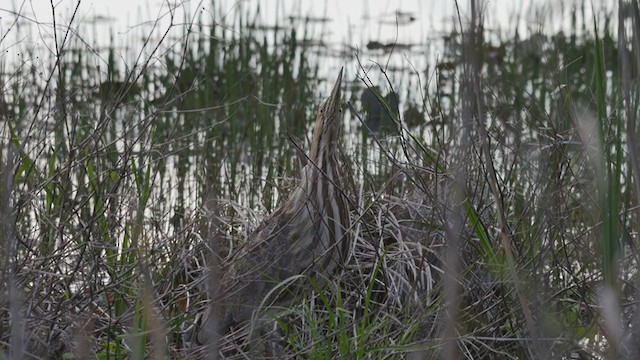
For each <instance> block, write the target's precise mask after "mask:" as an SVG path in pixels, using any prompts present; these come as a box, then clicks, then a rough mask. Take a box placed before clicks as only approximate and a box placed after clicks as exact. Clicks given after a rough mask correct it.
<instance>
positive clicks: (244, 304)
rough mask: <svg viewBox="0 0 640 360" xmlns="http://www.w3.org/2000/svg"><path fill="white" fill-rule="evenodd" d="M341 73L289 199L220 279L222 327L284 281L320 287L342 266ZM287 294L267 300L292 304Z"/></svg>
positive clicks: (240, 318) (345, 216) (246, 315)
mask: <svg viewBox="0 0 640 360" xmlns="http://www.w3.org/2000/svg"><path fill="white" fill-rule="evenodd" d="M341 82H342V70H340V74H339V75H338V79H337V81H336V83H335V85H334V87H333V90H332V91H331V95H330V96H329V98H328V99H327V100H325V101H324V102H323V103H322V104H321V105H320V108H319V112H318V115H317V117H316V126H315V130H314V134H313V142H312V144H311V153H310V155H309V158H308V163H307V164H306V166H304V168H303V169H302V174H301V182H300V184H299V186H298V187H296V189H295V190H294V191H293V192H292V194H291V195H290V196H289V198H288V199H287V200H286V201H285V202H284V204H282V206H280V207H279V208H278V209H277V210H276V211H275V212H274V213H273V214H271V215H270V216H269V217H268V218H267V219H266V220H265V221H264V222H263V223H262V224H261V225H260V226H259V227H258V229H257V230H256V231H255V232H254V233H253V234H252V235H251V236H250V237H249V239H248V242H247V248H246V251H244V252H243V254H242V255H241V257H240V258H239V259H237V260H236V261H235V262H234V264H233V265H232V268H231V271H230V272H229V273H228V274H227V276H225V278H224V279H223V283H225V284H226V285H225V287H226V289H225V296H224V301H223V304H222V306H223V307H224V308H225V310H226V311H225V313H226V315H225V322H226V325H225V326H228V325H229V324H231V323H242V322H245V321H247V320H249V319H251V316H252V313H253V311H254V310H256V309H257V308H258V307H259V306H260V305H261V303H262V301H263V299H264V298H265V296H266V295H267V294H268V293H269V292H270V291H271V290H272V289H274V287H275V286H276V285H278V284H280V283H281V282H282V281H284V280H286V279H289V278H291V277H292V276H295V275H310V276H312V277H314V280H315V282H316V283H322V281H323V279H326V278H327V277H329V276H330V275H331V274H332V273H333V272H334V271H335V269H336V268H337V267H338V266H341V265H342V264H344V262H345V261H346V258H347V255H348V251H349V247H350V246H349V240H348V238H349V236H348V234H347V230H348V229H349V227H350V217H349V207H348V204H347V198H346V196H345V194H344V192H343V188H342V186H341V175H340V166H339V164H338V161H337V157H336V153H337V152H338V140H339V134H340V127H341V126H342V110H341V107H340V100H341V92H340V86H341ZM288 297H292V295H291V292H286V291H285V292H284V295H281V296H279V297H278V296H276V297H274V298H271V297H270V300H272V301H270V302H268V303H273V302H275V303H277V304H281V305H287V304H288V303H290V301H291V299H288Z"/></svg>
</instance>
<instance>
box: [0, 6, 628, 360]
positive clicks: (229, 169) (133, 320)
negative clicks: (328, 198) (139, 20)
mask: <svg viewBox="0 0 640 360" xmlns="http://www.w3.org/2000/svg"><path fill="white" fill-rule="evenodd" d="M461 6H462V4H461ZM465 6H466V4H465ZM585 6H586V5H585ZM585 6H583V7H576V8H574V9H568V10H565V11H567V15H568V17H569V18H570V19H571V24H570V27H569V28H570V29H572V30H570V31H569V32H567V31H563V32H558V33H555V34H548V33H545V32H543V31H542V30H541V31H539V32H532V33H530V34H528V36H526V37H523V36H521V35H520V34H518V33H517V31H516V32H514V33H513V34H509V35H507V34H501V35H500V36H497V37H496V36H493V35H492V34H489V32H488V31H487V30H486V29H485V28H484V21H483V16H484V14H483V13H482V11H481V9H482V8H481V7H479V6H478V4H477V3H476V2H475V1H472V2H471V3H470V5H469V7H468V13H469V14H470V16H469V17H468V19H467V20H468V21H466V22H463V21H462V19H461V20H460V22H459V23H458V24H454V25H452V29H451V32H450V33H449V34H446V36H443V37H442V39H440V40H439V42H440V43H439V45H441V46H442V55H441V56H440V57H439V58H438V60H437V62H435V63H431V64H429V65H428V66H427V67H426V68H424V69H411V68H409V69H407V70H406V73H405V75H403V76H407V77H411V78H412V79H418V80H419V81H413V82H409V83H410V84H411V86H412V88H406V89H398V88H396V86H397V85H396V80H395V75H394V73H392V72H390V71H388V69H387V68H385V67H384V66H378V65H377V64H374V65H373V66H371V64H370V63H364V64H363V63H362V62H361V57H359V56H355V55H354V56H353V57H350V58H348V59H343V60H344V62H345V63H347V64H350V66H347V67H346V76H345V78H349V79H351V80H352V81H351V82H349V83H348V84H347V86H346V90H345V92H346V96H345V97H346V98H348V99H349V103H348V104H345V110H348V111H344V113H346V114H347V115H346V117H345V126H344V130H345V131H344V142H343V144H344V147H343V148H341V149H336V150H337V151H340V153H341V159H342V163H343V167H344V169H343V171H344V173H345V174H347V178H348V180H349V181H348V186H347V187H346V189H345V191H346V192H347V193H348V194H349V197H350V199H351V203H352V209H351V216H352V219H353V221H352V223H353V226H352V228H351V229H350V232H351V234H352V237H353V238H354V239H355V242H354V247H353V249H352V255H351V259H350V261H349V263H348V264H347V266H346V267H345V268H344V269H341V271H340V274H337V276H333V277H332V279H333V280H332V281H331V282H330V285H329V286H327V287H316V286H314V284H313V283H310V282H307V283H305V284H306V288H308V289H309V291H308V292H305V293H304V294H300V301H298V302H297V303H296V305H295V306H293V307H291V308H287V309H275V310H276V311H275V312H273V310H274V309H270V310H271V311H272V312H271V313H272V314H275V315H274V322H273V328H272V329H273V332H272V333H270V334H268V335H267V336H266V337H265V338H264V339H261V340H263V341H265V342H268V343H271V345H270V346H271V347H272V348H274V349H277V351H278V356H279V357H284V358H310V359H333V358H349V359H351V358H353V359H360V358H371V359H396V358H397V359H404V358H410V359H418V358H419V359H423V358H426V359H436V358H438V359H439V358H443V359H458V358H469V359H480V358H486V359H503V358H504V359H524V358H532V359H541V358H558V359H591V358H594V359H618V358H634V356H635V354H637V353H639V352H640V348H639V347H638V344H640V341H639V334H638V330H637V329H638V328H639V327H640V326H638V319H639V317H638V315H637V311H636V297H637V292H638V276H637V261H638V260H637V259H638V256H639V254H638V251H637V233H636V231H635V230H633V229H635V228H637V226H638V223H637V221H638V215H637V212H638V194H640V187H639V185H638V184H640V179H639V178H638V176H639V175H638V174H640V173H639V171H640V168H639V167H638V166H639V165H638V161H639V160H638V155H637V148H636V146H637V141H636V136H637V131H638V130H637V129H636V118H637V116H638V110H637V109H638V94H639V93H638V89H637V84H638V81H637V80H638V74H639V73H640V71H639V69H640V63H639V62H638V60H637V59H640V54H638V46H637V44H639V42H638V39H639V38H638V36H639V34H640V27H639V25H638V24H639V23H640V15H639V14H640V7H639V5H638V2H637V1H636V0H631V1H619V2H618V6H617V8H616V9H617V13H611V14H609V13H605V14H599V15H598V16H594V17H593V18H589V17H587V16H586V15H585V14H586V12H585V10H584V8H585ZM226 21H232V23H231V24H229V23H224V22H222V21H220V22H216V21H215V19H214V22H213V23H214V25H204V22H202V21H199V20H195V21H190V22H187V25H184V26H177V25H172V26H171V27H170V29H169V30H167V32H166V33H165V34H164V36H161V37H160V39H158V40H153V41H151V37H148V38H147V40H148V41H147V42H144V43H143V44H142V45H141V46H142V47H143V50H141V51H140V52H139V53H138V54H145V56H139V57H135V56H127V57H123V58H126V59H129V58H132V59H134V60H132V62H131V63H126V64H125V65H126V66H123V64H122V61H121V57H120V56H119V55H120V51H122V50H120V49H118V48H117V47H116V46H111V47H110V49H108V51H107V53H106V56H104V57H100V59H101V60H100V61H98V62H99V63H100V64H101V66H99V67H98V66H96V65H95V64H96V56H97V55H96V53H97V52H98V51H97V50H96V49H93V48H91V47H90V46H89V45H87V44H86V43H83V42H81V41H79V40H78V38H74V37H73V35H72V34H73V32H72V31H71V28H69V29H68V30H66V31H64V30H60V28H55V34H56V37H55V38H54V39H53V40H52V41H53V43H52V44H51V45H52V46H50V47H49V48H50V49H52V50H51V53H50V54H48V55H50V59H49V62H48V63H46V66H44V69H38V68H36V67H34V66H30V63H29V62H22V63H11V62H9V61H7V60H5V59H2V60H1V61H0V62H2V64H3V71H2V75H1V76H0V124H1V126H0V160H1V164H2V166H1V167H0V229H1V231H0V244H1V245H2V246H1V251H0V269H1V272H0V281H1V283H2V286H0V318H1V321H0V358H2V359H4V358H7V359H14V358H47V359H49V358H50V359H59V358H65V359H84V358H96V359H115V358H130V359H142V358H154V359H155V358H158V359H160V358H179V359H187V358H222V357H224V358H246V356H247V349H248V346H249V345H248V342H249V340H248V332H249V329H247V328H239V329H235V331H233V332H232V333H230V334H225V335H224V336H221V337H220V338H219V339H205V341H204V342H202V341H197V339H196V338H195V337H194V334H195V330H196V329H197V328H198V327H199V326H202V321H203V320H202V319H203V316H204V314H206V312H207V311H208V309H209V308H210V307H211V303H212V301H215V300H216V296H217V295H216V281H217V279H218V278H219V273H217V272H218V271H224V270H225V269H226V268H228V266H230V263H229V262H230V261H232V259H233V254H234V251H236V249H237V248H238V247H239V245H240V244H242V243H243V242H244V241H245V240H246V238H247V236H248V234H249V233H250V232H251V231H252V230H253V229H255V228H256V226H257V225H258V224H259V222H260V220H261V219H262V217H263V216H264V215H265V214H268V213H269V212H270V211H272V210H273V209H275V208H276V207H277V206H278V205H279V204H280V203H281V201H282V200H283V199H285V198H286V195H287V194H288V193H289V192H290V191H291V189H292V188H293V187H294V186H295V185H296V177H297V174H298V173H299V171H300V169H301V164H302V163H303V159H304V156H303V155H301V153H300V152H301V151H302V152H305V151H307V149H308V142H309V141H308V138H309V134H310V132H311V129H312V126H313V123H312V122H313V111H314V109H315V106H316V105H317V104H318V103H319V99H321V98H322V95H323V94H322V93H321V91H318V89H322V88H323V86H322V84H324V83H325V82H326V81H325V80H326V79H323V78H320V74H321V73H323V72H324V70H323V69H321V68H320V65H319V64H320V62H321V61H319V58H318V54H320V55H321V56H329V54H330V53H332V52H331V51H330V49H327V48H326V47H324V45H323V43H322V42H312V41H310V40H313V39H311V38H310V37H309V36H308V35H307V34H305V33H303V34H301V33H299V32H296V31H295V30H293V29H291V28H289V27H287V26H276V27H275V29H273V30H270V32H263V31H261V30H260V26H259V24H257V23H256V22H255V20H251V19H246V18H245V17H243V16H241V15H238V16H236V17H234V18H233V19H232V20H226ZM71 23H72V24H73V19H72V21H71ZM616 23H617V24H619V25H617V26H618V27H617V28H614V27H613V25H612V24H616ZM539 28H540V29H542V28H543V27H542V26H540V27H539ZM176 29H179V30H176ZM176 33H179V35H176ZM265 34H268V35H265ZM174 36H175V37H176V38H177V39H178V40H179V41H174V40H175V39H174V38H173V37H174ZM2 41H3V40H1V39H0V45H2ZM167 43H172V44H174V45H172V46H169V47H168V50H162V51H161V50H160V49H162V47H161V45H165V44H167ZM383 56H385V55H383ZM0 59H1V58H0ZM300 281H305V279H301V280H300Z"/></svg>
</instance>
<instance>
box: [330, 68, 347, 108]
mask: <svg viewBox="0 0 640 360" xmlns="http://www.w3.org/2000/svg"><path fill="white" fill-rule="evenodd" d="M343 70H344V68H342V69H340V74H338V79H337V80H336V83H335V85H333V90H331V95H329V104H328V105H329V106H327V108H329V109H334V108H338V109H339V108H340V99H341V95H342V94H341V92H340V87H341V85H342V71H343Z"/></svg>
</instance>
